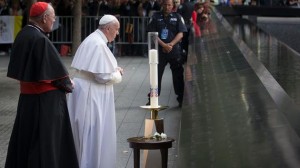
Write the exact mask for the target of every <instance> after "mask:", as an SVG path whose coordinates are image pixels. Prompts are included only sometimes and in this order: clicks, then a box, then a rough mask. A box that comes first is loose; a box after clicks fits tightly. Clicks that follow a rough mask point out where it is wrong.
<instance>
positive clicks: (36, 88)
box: [20, 81, 57, 94]
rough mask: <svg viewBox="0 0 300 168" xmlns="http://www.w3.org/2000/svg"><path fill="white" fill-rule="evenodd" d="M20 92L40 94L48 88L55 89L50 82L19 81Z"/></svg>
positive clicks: (48, 89)
mask: <svg viewBox="0 0 300 168" xmlns="http://www.w3.org/2000/svg"><path fill="white" fill-rule="evenodd" d="M20 90H21V93H22V94H40V93H44V92H47V91H50V90H57V88H56V87H54V86H53V85H52V84H51V83H43V82H22V81H21V82H20Z"/></svg>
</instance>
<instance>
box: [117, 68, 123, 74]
mask: <svg viewBox="0 0 300 168" xmlns="http://www.w3.org/2000/svg"><path fill="white" fill-rule="evenodd" d="M117 71H119V72H120V74H121V75H123V74H124V70H123V68H121V67H117Z"/></svg>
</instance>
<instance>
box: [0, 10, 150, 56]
mask: <svg viewBox="0 0 300 168" xmlns="http://www.w3.org/2000/svg"><path fill="white" fill-rule="evenodd" d="M73 19H74V18H73V16H57V19H56V21H55V23H54V26H53V31H52V32H51V33H50V36H49V38H50V40H51V41H52V42H53V43H54V44H55V45H56V46H57V48H58V50H60V48H61V46H63V45H68V46H70V45H71V44H72V39H73V36H74V35H73ZM118 19H119V21H120V31H119V35H118V36H117V37H116V39H115V41H114V42H113V43H112V44H111V45H112V46H111V48H112V49H113V51H114V53H115V54H119V55H120V54H123V53H125V52H127V51H130V53H131V52H139V53H140V54H144V50H145V48H146V47H145V46H146V44H147V35H146V26H147V24H148V23H149V17H137V16H136V17H128V16H121V17H119V18H118ZM21 26H22V16H19V17H15V16H0V29H1V30H0V44H11V43H13V41H14V37H15V35H16V33H18V32H17V31H13V30H20V29H21ZM97 27H98V19H97V18H96V16H83V17H82V24H81V39H82V40H84V38H85V37H87V36H88V35H89V34H91V33H92V32H94V31H95V30H96V29H97ZM126 45H128V46H129V48H128V47H127V46H126ZM137 45H141V46H137ZM121 52H122V53H121Z"/></svg>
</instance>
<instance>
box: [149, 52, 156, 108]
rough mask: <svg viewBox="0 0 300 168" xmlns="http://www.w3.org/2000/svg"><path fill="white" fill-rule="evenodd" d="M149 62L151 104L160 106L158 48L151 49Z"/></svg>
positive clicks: (153, 106)
mask: <svg viewBox="0 0 300 168" xmlns="http://www.w3.org/2000/svg"><path fill="white" fill-rule="evenodd" d="M149 64H150V106H151V107H152V108H158V73H157V64H158V54H157V50H155V49H151V50H149Z"/></svg>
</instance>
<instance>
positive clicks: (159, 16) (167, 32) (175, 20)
mask: <svg viewBox="0 0 300 168" xmlns="http://www.w3.org/2000/svg"><path fill="white" fill-rule="evenodd" d="M186 31H187V29H186V27H185V24H184V20H183V18H182V17H181V15H180V14H178V13H175V12H172V13H170V14H169V15H168V16H166V17H164V15H163V12H156V13H154V14H153V16H152V18H151V20H150V22H149V24H148V27H147V32H158V37H159V38H160V39H161V40H162V41H163V42H164V43H170V42H171V41H172V40H173V39H174V38H175V36H176V35H177V34H178V33H180V32H186ZM179 44H180V43H177V44H176V45H174V46H173V50H172V51H171V52H170V53H168V54H166V53H163V52H161V51H162V47H161V46H159V53H160V54H166V55H174V54H180V45H179Z"/></svg>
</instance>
